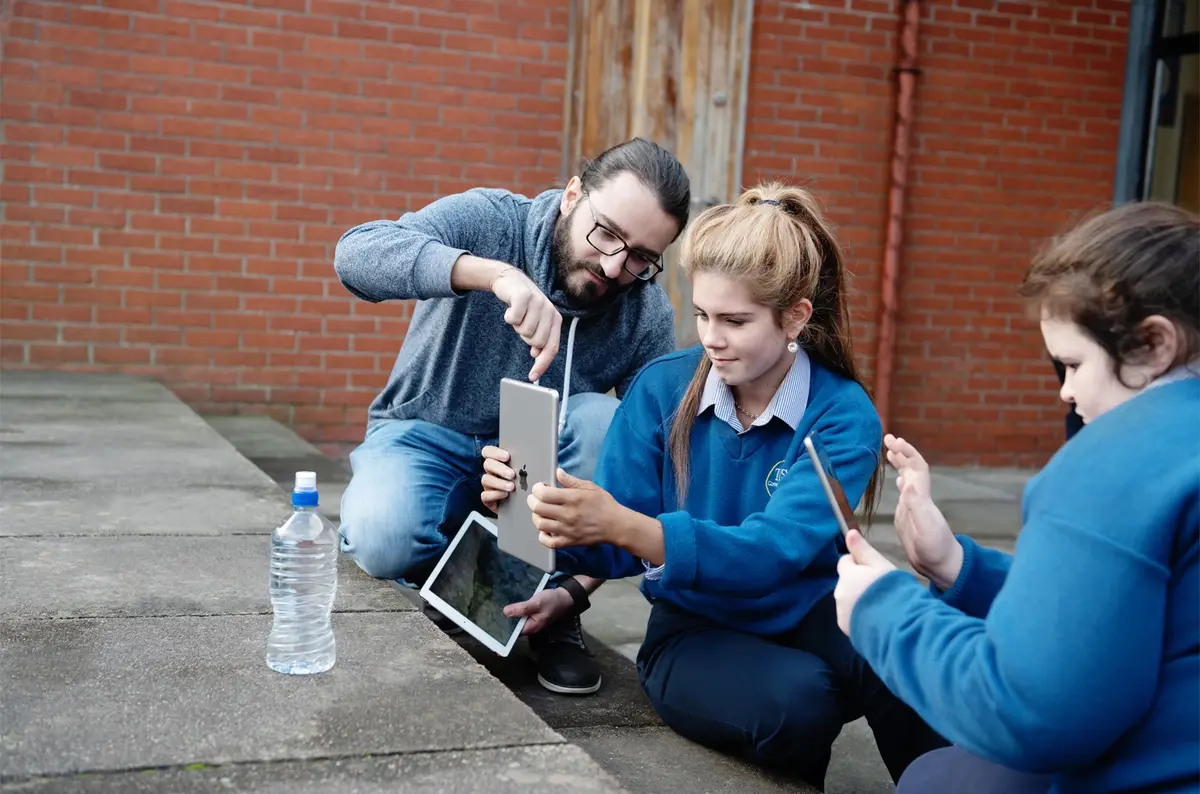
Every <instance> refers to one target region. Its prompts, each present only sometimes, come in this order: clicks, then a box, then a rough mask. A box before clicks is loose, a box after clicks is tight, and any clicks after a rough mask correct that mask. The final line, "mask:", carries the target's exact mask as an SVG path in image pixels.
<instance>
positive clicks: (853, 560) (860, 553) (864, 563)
mask: <svg viewBox="0 0 1200 794" xmlns="http://www.w3.org/2000/svg"><path fill="white" fill-rule="evenodd" d="M846 548H847V549H849V550H850V553H849V554H844V555H842V557H841V559H839V560H838V564H837V572H838V583H837V587H835V588H834V589H833V598H834V600H835V601H836V602H837V622H838V628H840V629H841V630H842V633H843V634H845V635H846V636H847V637H849V636H850V617H851V616H852V615H853V614H854V607H855V606H856V605H857V604H858V599H859V598H861V597H862V594H863V593H865V592H866V591H867V588H868V587H870V586H871V585H873V584H875V581H876V580H877V579H878V578H879V577H881V576H883V575H884V574H887V573H891V572H892V571H894V570H896V566H895V565H892V563H891V561H890V560H888V558H887V557H884V556H883V555H882V554H880V553H879V552H878V551H876V550H875V547H874V546H872V545H871V544H870V543H867V539H866V538H864V537H863V536H862V534H861V533H859V531H858V530H857V529H852V530H850V534H849V535H847V536H846Z"/></svg>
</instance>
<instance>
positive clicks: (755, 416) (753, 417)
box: [733, 400, 759, 421]
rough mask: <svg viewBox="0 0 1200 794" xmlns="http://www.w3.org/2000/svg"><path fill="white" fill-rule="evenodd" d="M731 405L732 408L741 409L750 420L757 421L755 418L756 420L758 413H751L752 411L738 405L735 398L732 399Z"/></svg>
mask: <svg viewBox="0 0 1200 794" xmlns="http://www.w3.org/2000/svg"><path fill="white" fill-rule="evenodd" d="M733 407H734V408H736V409H738V410H739V411H741V412H742V413H744V414H745V415H746V416H748V417H750V418H751V419H752V420H754V421H757V420H758V416H759V415H758V414H752V413H750V412H749V411H747V410H746V409H745V408H743V407H742V406H741V405H739V404H738V402H737V401H736V400H735V401H734V403H733Z"/></svg>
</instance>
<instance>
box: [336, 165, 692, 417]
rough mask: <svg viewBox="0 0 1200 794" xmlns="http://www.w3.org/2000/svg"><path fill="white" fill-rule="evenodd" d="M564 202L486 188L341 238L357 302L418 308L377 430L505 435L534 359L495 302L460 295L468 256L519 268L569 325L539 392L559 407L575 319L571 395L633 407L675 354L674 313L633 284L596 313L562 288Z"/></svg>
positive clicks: (552, 195)
mask: <svg viewBox="0 0 1200 794" xmlns="http://www.w3.org/2000/svg"><path fill="white" fill-rule="evenodd" d="M561 197H562V191H561V190H548V191H546V192H544V193H541V194H540V195H538V196H536V197H535V198H532V199H530V198H526V197H525V196H520V195H517V194H514V193H510V192H508V191H505V190H494V189H486V188H477V189H474V190H469V191H467V192H465V193H459V194H456V195H452V196H446V197H445V198H441V199H438V200H437V201H435V202H433V203H432V204H430V205H428V206H427V207H425V208H423V209H421V210H418V211H417V212H410V213H407V214H405V215H404V216H403V217H401V218H400V219H399V220H398V221H388V220H381V221H372V222H370V223H364V224H362V225H360V226H356V227H354V228H353V229H350V230H349V231H348V232H346V233H345V234H344V235H342V238H341V239H340V240H339V241H338V244H337V252H336V254H335V258H334V268H335V269H336V270H337V274H338V277H339V278H340V279H341V281H342V284H343V285H344V286H345V287H346V289H347V290H349V291H350V292H351V293H353V294H354V295H356V296H358V297H359V298H362V299H363V300H367V301H371V302H379V301H385V300H406V299H416V300H417V301H418V303H417V306H416V309H415V311H414V312H413V315H412V319H411V320H410V321H409V328H408V333H407V334H406V335H405V337H404V342H403V344H402V345H401V347H400V353H399V355H398V356H397V357H396V363H395V365H394V366H393V367H392V374H391V377H390V378H389V379H388V383H387V386H386V387H384V389H383V391H382V392H380V394H379V395H378V396H377V397H376V398H375V400H374V402H372V403H371V407H370V410H369V413H368V420H369V421H370V422H375V421H377V420H381V419H423V420H425V421H427V422H432V423H434V424H437V425H441V426H443V427H446V428H449V429H451V430H456V431H458V432H460V433H465V434H468V435H477V436H485V437H488V438H494V437H495V436H496V435H497V434H498V432H499V412H500V379H501V378H513V379H516V380H525V379H527V378H528V375H529V369H530V368H531V367H532V366H533V358H532V357H531V356H530V355H529V346H528V345H526V344H525V342H523V341H522V340H521V337H520V336H518V335H517V332H516V331H515V330H514V329H513V328H512V327H511V326H509V325H508V324H507V323H505V322H504V311H505V308H506V307H505V305H504V304H503V303H502V302H501V301H500V300H499V299H498V298H497V297H496V296H495V295H493V294H492V293H491V292H486V291H473V292H465V293H456V292H455V291H454V290H453V289H452V288H451V286H450V271H451V270H452V269H453V267H454V263H455V261H456V260H457V259H458V258H459V257H460V256H461V255H463V254H473V255H474V256H478V257H483V258H486V259H495V260H498V261H500V262H507V263H508V264H511V265H513V266H514V267H517V268H519V269H520V270H521V271H522V272H524V273H525V274H526V275H527V276H529V278H530V279H531V280H532V281H533V283H534V284H536V285H537V287H538V288H539V289H540V290H541V291H542V292H543V293H545V294H546V296H547V297H549V298H550V300H551V302H552V303H553V304H554V305H555V307H556V308H557V309H558V311H559V313H560V314H562V315H563V324H562V339H561V341H560V343H559V350H558V355H557V356H556V357H555V359H554V361H553V362H552V363H551V364H550V367H549V369H547V371H546V373H545V374H544V375H542V377H541V380H540V384H541V385H542V386H546V387H549V388H552V389H555V390H556V391H558V392H559V394H560V396H561V395H562V387H563V375H564V373H565V368H564V363H565V361H566V357H567V341H568V339H567V337H568V331H569V328H570V325H571V321H572V320H573V319H575V318H578V327H577V328H576V331H575V342H574V347H573V354H572V364H571V377H570V384H569V385H570V391H571V393H573V394H578V393H581V392H600V393H605V392H607V391H608V390H609V389H613V388H615V389H616V392H617V396H618V397H620V396H623V395H624V392H625V389H626V388H627V387H628V386H629V383H630V381H632V379H633V376H634V375H635V374H637V372H638V370H640V369H641V368H642V367H643V366H644V365H645V364H647V363H648V362H650V361H651V360H653V359H655V358H657V357H658V356H661V355H663V354H665V353H669V352H671V351H673V350H674V349H675V315H674V310H673V309H672V307H671V303H670V301H669V300H668V299H667V296H666V294H665V293H664V292H663V290H662V288H661V287H659V286H658V285H657V284H652V283H640V282H639V283H635V284H634V285H633V287H632V288H630V289H629V290H627V291H623V292H620V293H618V294H616V295H610V296H608V297H607V298H606V299H605V300H604V301H602V302H600V303H598V304H597V305H595V306H586V307H585V306H580V305H578V304H577V303H576V302H573V301H572V300H571V299H570V297H569V296H568V295H567V294H566V293H564V292H563V291H562V290H561V289H558V288H557V287H556V283H555V273H554V265H553V263H552V262H551V256H550V252H551V248H552V246H553V240H554V225H555V222H556V220H557V219H558V217H559V211H558V208H559V203H560V200H561Z"/></svg>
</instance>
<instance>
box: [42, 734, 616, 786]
mask: <svg viewBox="0 0 1200 794" xmlns="http://www.w3.org/2000/svg"><path fill="white" fill-rule="evenodd" d="M20 790H21V791H30V792H37V794H57V793H58V792H71V794H167V793H168V792H169V794H208V793H209V792H212V791H233V792H241V793H242V794H282V793H283V792H286V793H287V794H328V793H329V792H354V794H433V793H434V792H436V794H485V793H486V794H568V793H569V794H575V792H579V793H580V794H593V793H597V794H598V793H602V792H605V793H607V792H617V791H619V787H618V785H617V783H616V781H614V780H613V779H612V778H611V777H610V776H609V775H608V774H607V773H605V772H604V770H603V769H601V768H600V767H599V766H597V765H596V763H595V762H594V761H593V760H592V759H590V758H588V756H587V754H586V753H585V752H584V751H583V750H581V749H579V748H578V747H572V746H570V745H543V746H536V745H535V746H530V747H506V748H502V749H496V750H471V751H451V752H444V753H420V754H414V755H389V756H367V757H362V758H339V759H329V760H320V761H284V762H275V763H251V764H223V765H219V766H217V765H208V764H196V765H194V766H193V767H189V768H186V769H167V770H158V769H146V770H140V771H131V772H116V773H108V774H86V775H74V776H71V777H66V778H54V779H40V780H33V781H30V782H28V783H25V784H23V785H21V786H20Z"/></svg>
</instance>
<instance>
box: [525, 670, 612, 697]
mask: <svg viewBox="0 0 1200 794" xmlns="http://www.w3.org/2000/svg"><path fill="white" fill-rule="evenodd" d="M537 678H538V683H539V684H541V685H542V687H543V688H545V689H548V690H550V691H551V692H553V693H554V694H556V695H591V694H593V693H595V692H599V691H600V685H601V684H602V683H604V679H603V678H601V679H599V680H598V681H596V685H595V686H591V687H568V686H560V685H558V684H552V683H550V682H549V681H547V680H546V679H544V678H542V675H541V673H538V677H537Z"/></svg>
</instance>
